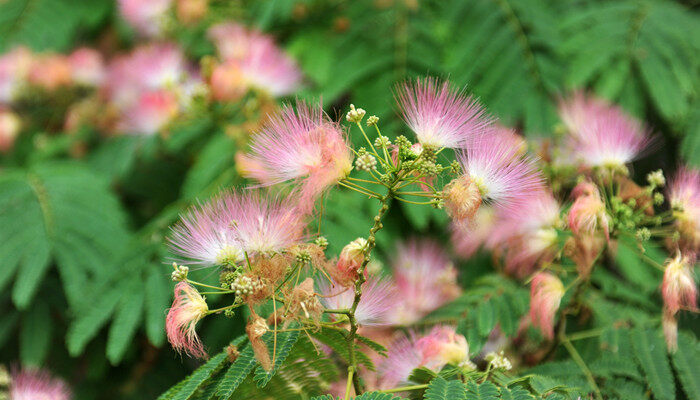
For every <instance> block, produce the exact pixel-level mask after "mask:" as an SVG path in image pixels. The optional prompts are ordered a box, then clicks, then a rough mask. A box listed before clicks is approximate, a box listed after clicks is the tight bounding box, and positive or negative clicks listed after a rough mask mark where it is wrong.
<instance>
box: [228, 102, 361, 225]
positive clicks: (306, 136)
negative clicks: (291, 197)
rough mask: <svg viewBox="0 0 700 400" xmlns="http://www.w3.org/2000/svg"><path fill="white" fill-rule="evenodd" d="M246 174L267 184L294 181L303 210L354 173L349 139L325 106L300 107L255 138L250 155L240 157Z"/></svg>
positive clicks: (279, 116) (266, 126)
mask: <svg viewBox="0 0 700 400" xmlns="http://www.w3.org/2000/svg"><path fill="white" fill-rule="evenodd" d="M238 161H239V163H240V164H241V165H240V168H241V169H242V170H243V173H244V175H246V176H248V177H250V178H254V179H256V180H258V181H260V183H261V184H262V185H273V184H276V183H281V182H284V181H290V180H294V181H296V182H297V183H298V185H299V188H298V190H299V194H300V205H301V209H302V211H305V212H308V211H309V210H311V209H312V208H313V203H314V201H315V200H316V198H317V197H318V196H319V195H320V194H321V193H322V192H323V191H324V190H326V189H327V188H329V187H330V186H331V185H334V184H335V183H336V182H338V181H339V180H341V179H343V178H344V177H345V176H346V175H347V174H348V173H349V172H350V171H351V169H352V161H353V155H352V151H351V150H350V147H349V146H348V143H347V136H346V134H345V132H344V131H343V130H342V129H341V128H340V126H339V125H338V124H337V123H335V122H332V121H331V120H330V119H329V118H328V117H327V116H326V115H325V114H324V113H323V110H322V108H321V106H320V105H313V106H309V105H307V104H306V103H304V102H298V103H297V109H296V111H294V109H293V108H292V107H291V106H285V107H284V108H283V109H282V111H281V112H280V113H279V114H276V115H273V116H271V117H270V119H269V120H268V121H267V122H266V123H265V124H264V125H263V127H262V130H261V131H260V132H259V133H258V134H256V135H254V136H253V140H252V144H251V152H250V154H247V155H244V156H242V157H239V159H238Z"/></svg>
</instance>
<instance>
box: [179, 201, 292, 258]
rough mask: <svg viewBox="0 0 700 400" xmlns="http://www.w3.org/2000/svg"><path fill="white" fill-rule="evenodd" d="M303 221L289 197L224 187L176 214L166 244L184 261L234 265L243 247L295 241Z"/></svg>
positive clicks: (262, 248)
mask: <svg viewBox="0 0 700 400" xmlns="http://www.w3.org/2000/svg"><path fill="white" fill-rule="evenodd" d="M304 226H305V225H304V220H303V216H302V215H301V214H300V213H299V212H297V210H296V208H295V205H294V203H292V201H291V199H289V198H285V199H281V198H270V197H267V196H265V195H263V194H262V193H261V192H259V191H257V190H247V191H244V192H233V191H224V192H222V193H220V194H219V195H218V196H217V197H214V198H213V199H212V200H210V201H209V202H208V203H205V204H202V205H199V206H195V207H193V208H192V209H190V210H189V211H188V212H187V213H186V214H185V215H183V216H182V217H181V220H180V222H179V223H178V224H177V225H175V227H173V229H172V235H171V237H170V246H171V249H172V251H173V252H174V253H176V254H178V255H179V256H182V257H183V258H184V260H186V262H188V263H190V264H198V265H202V266H213V265H234V264H236V263H240V262H242V261H243V260H244V252H248V253H249V254H251V253H252V254H257V253H269V252H278V251H282V250H284V249H287V248H289V247H290V246H293V245H295V244H297V243H299V242H300V241H301V240H302V236H303V232H304Z"/></svg>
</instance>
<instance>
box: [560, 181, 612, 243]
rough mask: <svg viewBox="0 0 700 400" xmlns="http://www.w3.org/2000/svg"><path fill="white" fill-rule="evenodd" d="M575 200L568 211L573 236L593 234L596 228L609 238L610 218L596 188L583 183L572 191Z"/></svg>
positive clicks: (585, 182)
mask: <svg viewBox="0 0 700 400" xmlns="http://www.w3.org/2000/svg"><path fill="white" fill-rule="evenodd" d="M572 195H573V196H574V197H575V198H576V200H574V204H572V205H571V208H570V209H569V216H568V220H569V228H571V231H572V232H573V233H574V235H579V234H593V233H595V231H596V229H598V227H600V228H602V229H603V232H604V233H605V237H606V238H609V237H610V217H609V216H608V214H607V212H606V209H605V203H604V202H603V198H602V197H601V195H600V191H599V190H598V188H597V187H596V186H595V185H594V184H593V183H591V182H588V181H583V182H581V183H579V184H578V185H576V187H575V188H574V190H573V191H572Z"/></svg>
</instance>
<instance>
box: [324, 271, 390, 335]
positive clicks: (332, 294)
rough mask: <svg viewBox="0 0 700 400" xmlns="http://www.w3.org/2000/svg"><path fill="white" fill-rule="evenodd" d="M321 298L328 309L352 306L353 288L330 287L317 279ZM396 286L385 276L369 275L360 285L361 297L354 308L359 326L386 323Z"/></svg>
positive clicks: (387, 322)
mask: <svg viewBox="0 0 700 400" xmlns="http://www.w3.org/2000/svg"><path fill="white" fill-rule="evenodd" d="M318 286H319V292H320V293H322V294H323V295H324V296H326V297H323V298H322V299H321V301H322V302H323V304H324V306H325V307H326V308H328V309H343V308H350V307H352V303H353V300H354V298H355V291H354V288H352V287H351V288H346V287H332V286H330V284H329V283H328V282H326V281H323V280H319V282H318ZM395 296H396V288H395V287H394V285H393V284H392V282H391V281H390V280H388V279H385V278H378V277H370V278H368V279H367V281H366V282H365V283H364V284H363V285H362V297H361V298H360V302H359V303H358V305H357V310H355V319H356V320H357V324H358V325H359V326H378V325H388V324H389V323H390V322H389V320H388V318H387V317H388V313H389V310H390V309H391V308H392V307H393V306H394V305H395V304H396V297H395Z"/></svg>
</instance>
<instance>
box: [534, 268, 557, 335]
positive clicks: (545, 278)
mask: <svg viewBox="0 0 700 400" xmlns="http://www.w3.org/2000/svg"><path fill="white" fill-rule="evenodd" d="M562 297H564V285H563V284H562V283H561V281H560V280H559V278H557V277H556V276H554V275H552V274H550V273H548V272H539V273H537V275H535V277H534V278H532V286H531V290H530V320H531V321H532V324H533V325H534V326H536V327H538V328H539V329H540V331H541V332H542V334H543V335H544V336H545V337H546V338H548V339H553V338H554V318H555V316H556V313H557V310H558V309H559V304H560V303H561V299H562Z"/></svg>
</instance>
